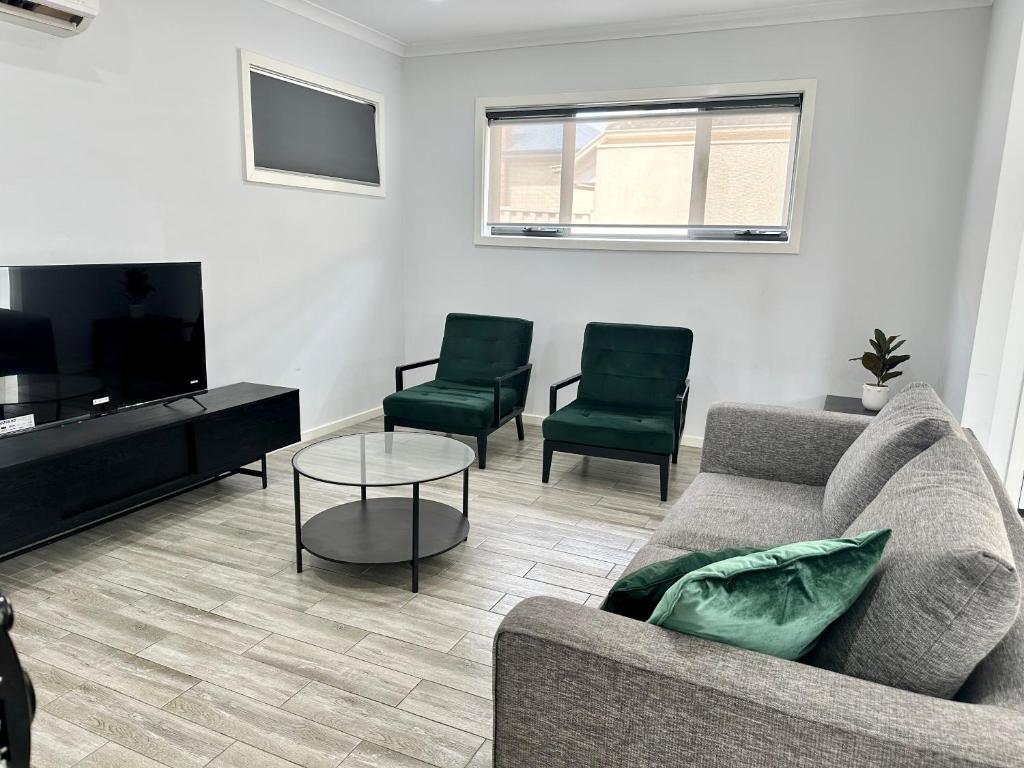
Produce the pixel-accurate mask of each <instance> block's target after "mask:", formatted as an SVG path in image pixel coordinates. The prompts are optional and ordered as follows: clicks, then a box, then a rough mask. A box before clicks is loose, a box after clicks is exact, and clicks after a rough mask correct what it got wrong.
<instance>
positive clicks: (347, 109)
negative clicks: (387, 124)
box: [241, 51, 384, 196]
mask: <svg viewBox="0 0 1024 768" xmlns="http://www.w3.org/2000/svg"><path fill="white" fill-rule="evenodd" d="M241 64H242V105H243V117H244V123H245V125H244V128H245V137H244V138H245V159H246V178H247V179H248V180H249V181H255V182H261V183H267V184H282V185H286V186H294V187H308V188H311V189H321V190H329V191H335V192H349V193H352V194H360V195H375V196H383V195H384V157H383V135H382V134H383V131H382V127H383V120H382V117H381V113H382V110H383V96H382V95H381V94H379V93H376V92H373V91H369V90H367V89H365V88H361V87H359V86H357V85H353V84H350V83H346V82H342V81H338V80H334V79H332V78H329V77H326V76H324V75H320V74H317V73H314V72H310V71H308V70H304V69H299V68H298V67H295V66H293V65H291V64H287V63H285V62H280V61H275V60H273V59H269V58H267V57H265V56H260V55H258V54H255V53H251V52H249V51H241Z"/></svg>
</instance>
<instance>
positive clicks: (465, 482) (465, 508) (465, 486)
mask: <svg viewBox="0 0 1024 768" xmlns="http://www.w3.org/2000/svg"><path fill="white" fill-rule="evenodd" d="M462 516H463V517H469V467H466V469H465V470H463V472H462Z"/></svg>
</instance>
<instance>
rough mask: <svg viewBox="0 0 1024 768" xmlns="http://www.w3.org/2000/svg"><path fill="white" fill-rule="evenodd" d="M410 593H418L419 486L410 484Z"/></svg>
mask: <svg viewBox="0 0 1024 768" xmlns="http://www.w3.org/2000/svg"><path fill="white" fill-rule="evenodd" d="M412 591H413V592H419V591H420V484H419V483H413V484H412Z"/></svg>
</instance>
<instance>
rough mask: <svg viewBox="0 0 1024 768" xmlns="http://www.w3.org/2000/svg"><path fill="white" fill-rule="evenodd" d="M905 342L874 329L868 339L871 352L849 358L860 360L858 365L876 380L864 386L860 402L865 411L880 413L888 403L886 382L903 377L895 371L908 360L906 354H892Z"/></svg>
mask: <svg viewBox="0 0 1024 768" xmlns="http://www.w3.org/2000/svg"><path fill="white" fill-rule="evenodd" d="M905 341H906V339H900V337H899V336H886V335H885V334H884V333H882V331H880V330H879V329H874V337H873V338H872V339H868V342H869V343H870V345H871V351H868V352H864V353H863V354H862V355H860V356H859V357H851V358H850V359H851V360H860V365H861V366H863V367H864V368H865V369H867V370H868V371H870V372H871V374H872V375H873V376H874V380H876V381H874V383H873V384H864V387H863V391H862V393H861V396H860V401H861V402H862V403H863V406H864V409H865V410H867V411H880V410H882V407H883V406H885V404H886V403H887V402H888V401H889V394H890V392H889V384H888V382H890V381H892V380H893V379H895V378H896V377H897V376H902V375H903V372H902V371H896V370H895V369H896V368H897V367H898V366H902V365H903V364H904V362H906V361H907V360H908V359H910V355H908V354H893V352H895V351H896V350H897V349H899V348H900V347H901V346H903V343H904V342H905Z"/></svg>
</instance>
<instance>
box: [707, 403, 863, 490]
mask: <svg viewBox="0 0 1024 768" xmlns="http://www.w3.org/2000/svg"><path fill="white" fill-rule="evenodd" d="M870 423H871V417H870V416H858V415H856V414H849V413H832V412H829V411H814V410H810V409H805V408H785V407H782V406H774V405H750V404H747V403H716V404H715V405H713V406H711V409H710V410H709V411H708V420H707V426H706V427H705V429H704V450H703V453H702V455H701V464H700V469H701V472H718V473H721V474H726V475H741V476H743V477H757V478H761V479H763V480H781V481H783V482H788V483H800V484H802V485H819V486H821V485H825V483H826V482H827V481H828V477H829V475H831V474H832V470H833V469H835V466H836V464H837V463H838V462H839V458H840V457H841V456H842V455H843V454H844V453H845V452H846V449H847V448H849V447H850V445H851V444H852V443H853V441H854V440H856V439H857V437H858V436H859V435H860V433H861V432H863V431H864V428H865V427H866V426H867V425H868V424H870Z"/></svg>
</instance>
